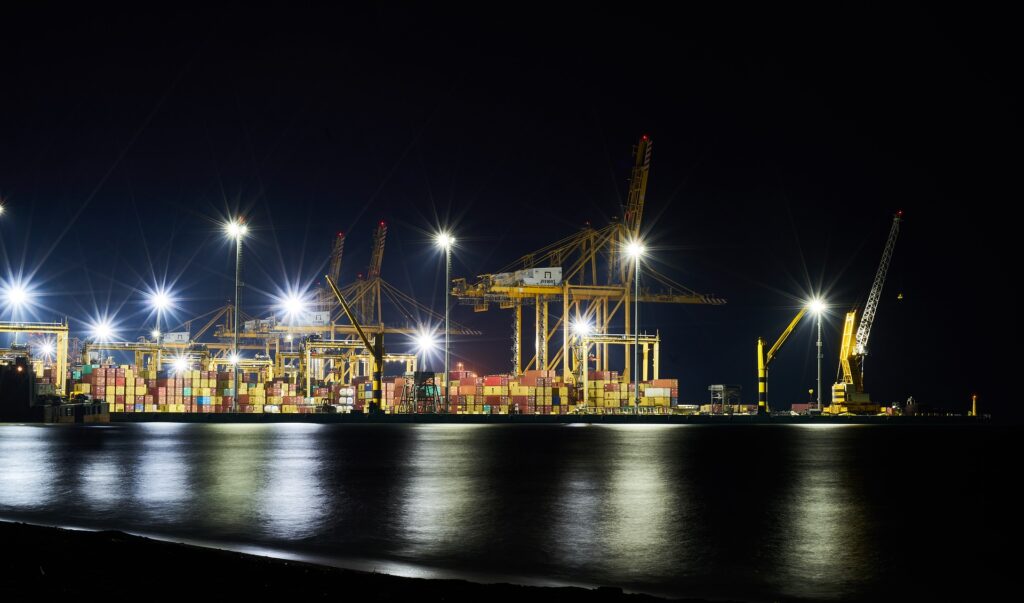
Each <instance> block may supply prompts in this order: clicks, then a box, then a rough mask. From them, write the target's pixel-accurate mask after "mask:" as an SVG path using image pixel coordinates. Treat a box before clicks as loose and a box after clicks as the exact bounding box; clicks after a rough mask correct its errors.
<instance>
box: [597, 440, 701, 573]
mask: <svg viewBox="0 0 1024 603" xmlns="http://www.w3.org/2000/svg"><path fill="white" fill-rule="evenodd" d="M678 429H679V428H678V427H673V426H661V425H619V426H615V427H612V430H613V432H614V434H615V439H614V440H613V442H614V449H615V450H616V451H617V452H618V454H617V457H616V458H615V459H608V458H605V461H606V462H611V463H612V464H613V469H612V472H611V479H610V481H609V487H608V505H607V510H606V512H605V513H604V514H602V517H603V521H602V522H600V526H601V535H602V544H603V548H604V549H605V550H607V551H608V553H609V556H608V560H607V565H608V567H609V569H610V570H611V571H613V572H614V573H615V575H621V576H624V577H626V576H628V577H630V578H634V579H635V578H640V577H644V576H650V575H651V574H655V575H661V574H664V573H665V572H671V571H672V569H673V568H675V567H676V566H677V565H678V559H677V555H678V553H679V550H678V549H677V548H676V543H675V542H673V541H672V538H673V535H674V533H675V529H673V525H672V520H673V518H674V517H676V516H677V515H678V514H679V513H680V511H682V510H683V509H680V508H679V505H680V502H681V501H680V491H679V489H678V488H677V487H675V486H676V485H675V484H672V483H671V472H670V470H669V467H670V466H671V464H672V463H674V462H680V461H681V460H679V461H677V460H676V459H673V458H672V455H671V454H670V450H671V448H670V442H671V440H670V438H668V437H667V435H668V433H667V432H668V431H671V430H678Z"/></svg>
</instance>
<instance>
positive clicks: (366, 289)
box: [321, 220, 480, 335]
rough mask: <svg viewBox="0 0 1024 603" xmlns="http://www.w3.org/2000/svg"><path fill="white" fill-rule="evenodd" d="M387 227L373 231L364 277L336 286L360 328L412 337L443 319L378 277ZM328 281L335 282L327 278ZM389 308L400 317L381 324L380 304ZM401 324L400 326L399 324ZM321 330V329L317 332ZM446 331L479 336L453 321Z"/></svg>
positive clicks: (344, 328) (336, 317) (348, 330)
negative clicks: (346, 301) (347, 302)
mask: <svg viewBox="0 0 1024 603" xmlns="http://www.w3.org/2000/svg"><path fill="white" fill-rule="evenodd" d="M387 233H388V225H387V223H386V222H384V221H383V220H381V221H380V222H378V223H377V225H376V228H374V231H373V243H372V246H371V249H370V264H369V266H367V270H366V275H365V276H364V277H362V278H359V279H357V280H356V281H355V282H353V283H350V284H348V285H345V286H344V287H339V291H340V292H341V293H342V295H344V296H345V299H346V300H349V301H350V302H351V306H350V307H351V308H352V309H353V310H354V311H355V313H356V316H357V317H358V318H359V322H360V324H361V325H362V327H363V329H365V330H367V331H371V332H375V333H386V334H389V335H391V334H402V335H413V334H416V333H418V332H419V331H421V330H422V329H423V328H424V326H429V325H432V324H434V325H436V324H441V323H442V322H443V321H444V316H443V315H441V314H438V313H437V312H434V311H433V310H431V309H430V308H428V307H426V306H424V305H423V304H421V303H419V302H418V301H416V300H415V299H413V298H412V297H411V296H409V295H406V294H405V293H403V292H402V291H400V290H399V289H398V288H396V287H394V286H393V285H391V284H390V283H388V282H387V281H386V280H384V278H383V277H382V276H381V267H382V265H383V263H384V243H385V241H386V238H387ZM331 281H332V282H334V283H337V282H338V281H337V280H336V279H334V278H333V277H332V278H331ZM385 301H387V302H388V306H389V307H391V308H393V309H394V310H395V311H396V312H397V313H398V314H399V315H400V318H397V319H393V320H391V321H390V324H385V321H384V302H385ZM341 318H342V312H340V311H339V312H338V313H337V314H335V315H332V317H331V319H332V323H336V322H337V321H339V320H340V319H341ZM402 323H404V324H402ZM337 327H338V330H339V332H345V333H346V334H348V335H355V334H356V333H354V331H352V328H351V327H347V326H343V325H337ZM321 330H324V329H321ZM449 332H450V333H452V334H453V335H480V332H479V331H477V330H474V329H470V328H468V327H465V326H463V325H461V324H458V323H456V322H454V321H452V322H451V327H450V329H449Z"/></svg>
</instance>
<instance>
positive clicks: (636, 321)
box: [626, 241, 644, 414]
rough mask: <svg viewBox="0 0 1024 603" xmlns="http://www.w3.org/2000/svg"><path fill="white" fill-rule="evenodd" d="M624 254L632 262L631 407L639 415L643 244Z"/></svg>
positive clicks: (633, 242)
mask: <svg viewBox="0 0 1024 603" xmlns="http://www.w3.org/2000/svg"><path fill="white" fill-rule="evenodd" d="M626 252H627V253H628V254H629V257H631V258H633V260H634V268H633V275H634V283H633V407H634V410H635V412H636V413H637V414H640V258H641V257H643V255H644V244H643V243H641V242H640V241H632V242H630V243H629V245H627V246H626Z"/></svg>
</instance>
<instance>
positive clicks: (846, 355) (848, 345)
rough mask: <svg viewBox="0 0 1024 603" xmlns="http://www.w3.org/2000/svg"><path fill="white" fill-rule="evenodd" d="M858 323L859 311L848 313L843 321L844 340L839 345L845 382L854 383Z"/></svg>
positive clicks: (840, 364)
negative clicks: (853, 361)
mask: <svg viewBox="0 0 1024 603" xmlns="http://www.w3.org/2000/svg"><path fill="white" fill-rule="evenodd" d="M856 324H857V311H856V310H853V311H852V312H847V313H846V320H845V322H844V323H843V342H842V344H841V345H840V346H839V366H840V367H841V368H842V371H843V381H842V382H843V383H853V379H854V371H853V364H852V362H851V360H852V357H853V348H854V339H855V337H854V334H853V333H854V330H855V328H856Z"/></svg>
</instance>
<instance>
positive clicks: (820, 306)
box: [811, 298, 826, 412]
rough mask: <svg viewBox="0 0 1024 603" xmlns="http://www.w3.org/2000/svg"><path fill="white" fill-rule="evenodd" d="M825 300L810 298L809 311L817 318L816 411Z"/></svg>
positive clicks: (819, 394)
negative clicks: (822, 316)
mask: <svg viewBox="0 0 1024 603" xmlns="http://www.w3.org/2000/svg"><path fill="white" fill-rule="evenodd" d="M825 309H826V306H825V302H823V301H822V300H820V299H817V298H815V299H813V300H811V312H813V313H814V315H815V316H816V317H817V318H818V411H819V412H820V411H821V359H822V355H821V315H822V314H824V313H825Z"/></svg>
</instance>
